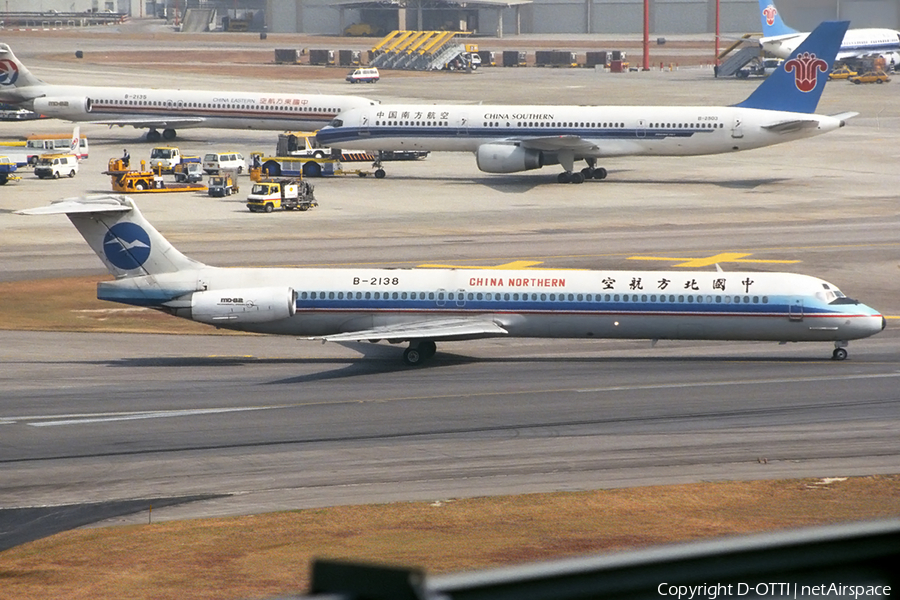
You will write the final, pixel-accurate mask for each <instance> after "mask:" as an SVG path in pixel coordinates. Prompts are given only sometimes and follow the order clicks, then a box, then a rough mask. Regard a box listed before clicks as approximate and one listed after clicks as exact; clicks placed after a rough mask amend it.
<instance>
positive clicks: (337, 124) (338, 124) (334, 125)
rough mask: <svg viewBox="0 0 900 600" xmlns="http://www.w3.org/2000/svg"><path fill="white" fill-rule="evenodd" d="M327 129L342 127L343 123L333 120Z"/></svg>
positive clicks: (339, 120) (340, 120) (336, 119)
mask: <svg viewBox="0 0 900 600" xmlns="http://www.w3.org/2000/svg"><path fill="white" fill-rule="evenodd" d="M328 126H329V127H343V126H344V121H343V120H342V119H338V118H336V117H335V118H334V119H332V120H331V123H329V124H328Z"/></svg>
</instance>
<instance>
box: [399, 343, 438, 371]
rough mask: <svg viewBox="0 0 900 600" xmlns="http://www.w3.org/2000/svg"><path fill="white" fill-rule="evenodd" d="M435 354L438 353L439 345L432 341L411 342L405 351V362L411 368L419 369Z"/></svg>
mask: <svg viewBox="0 0 900 600" xmlns="http://www.w3.org/2000/svg"><path fill="white" fill-rule="evenodd" d="M435 352H437V344H435V343H434V342H433V341H431V340H418V341H414V342H410V343H409V348H407V349H406V350H404V351H403V362H405V363H406V364H408V365H409V366H411V367H417V366H419V365H421V364H424V363H425V361H427V360H428V359H430V358H431V357H432V356H434V353H435Z"/></svg>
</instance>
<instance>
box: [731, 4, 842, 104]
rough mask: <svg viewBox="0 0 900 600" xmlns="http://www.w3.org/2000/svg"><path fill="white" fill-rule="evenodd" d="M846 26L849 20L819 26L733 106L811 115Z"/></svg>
mask: <svg viewBox="0 0 900 600" xmlns="http://www.w3.org/2000/svg"><path fill="white" fill-rule="evenodd" d="M849 25H850V22H849V21H825V22H823V23H821V24H820V25H819V26H818V27H816V28H815V29H814V30H813V32H812V33H810V34H809V36H808V37H807V38H806V39H805V40H804V41H803V43H802V44H800V46H798V47H797V49H796V50H794V52H793V53H792V54H791V56H790V57H789V58H788V59H787V60H785V61H784V62H783V63H781V66H780V67H778V68H777V69H775V72H774V73H772V74H771V75H769V76H768V77H767V78H766V80H765V81H763V82H762V84H760V86H759V87H757V88H756V89H755V90H754V91H753V93H752V94H750V97H749V98H747V99H746V100H744V101H743V102H741V103H740V104H737V105H736V106H739V107H741V108H759V109H764V110H779V111H787V112H797V113H813V112H815V110H816V106H818V104H819V98H821V96H822V92H823V91H824V89H825V83H826V82H827V81H828V73H829V72H830V71H831V67H832V65H833V64H834V59H835V56H837V52H838V49H839V48H840V47H841V42H842V41H843V39H844V33H845V32H846V31H847V27H848V26H849Z"/></svg>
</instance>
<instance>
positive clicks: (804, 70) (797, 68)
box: [784, 52, 828, 93]
mask: <svg viewBox="0 0 900 600" xmlns="http://www.w3.org/2000/svg"><path fill="white" fill-rule="evenodd" d="M784 70H785V71H787V72H788V73H790V72H791V71H793V72H794V84H795V85H796V86H797V89H798V90H800V91H801V92H804V93H805V92H811V91H813V90H814V89H816V83H818V81H819V71H821V72H822V73H825V72H826V71H828V63H827V62H825V61H824V60H822V59H821V58H818V57H817V56H816V55H815V54H811V53H809V52H803V53H801V54H798V55H797V56H795V57H794V58H792V59H791V60H786V61H785V62H784Z"/></svg>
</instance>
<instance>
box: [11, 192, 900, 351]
mask: <svg viewBox="0 0 900 600" xmlns="http://www.w3.org/2000/svg"><path fill="white" fill-rule="evenodd" d="M20 212H21V213H24V214H30V215H47V214H65V215H67V216H68V217H69V219H70V220H71V221H72V223H73V224H74V225H75V227H76V228H77V229H78V231H79V232H80V233H81V235H82V236H84V239H85V240H86V241H87V242H88V244H89V245H90V246H91V248H92V249H93V250H94V252H96V253H97V255H98V256H99V257H100V259H101V260H102V261H103V263H104V264H105V265H106V267H107V269H109V272H110V273H112V274H113V275H115V280H114V281H108V282H107V281H104V282H100V283H98V284H97V297H98V298H99V299H101V300H109V301H112V302H121V303H124V304H131V305H135V306H144V307H149V308H154V309H157V310H160V311H163V312H167V313H169V314H172V315H175V316H179V317H183V318H186V319H191V320H193V321H199V322H201V323H208V324H210V325H215V326H216V327H221V328H225V329H234V330H238V331H251V332H256V333H269V334H283V335H293V336H308V337H312V338H317V339H323V340H329V341H379V340H387V341H388V342H391V343H401V342H408V343H409V347H408V348H407V349H406V350H405V351H404V353H403V359H404V361H405V362H406V363H407V364H409V365H417V364H420V363H422V362H424V361H426V360H427V359H429V358H430V357H431V356H433V355H434V353H435V350H436V346H435V343H436V342H440V341H451V340H471V339H478V338H488V337H545V338H582V339H583V338H588V339H595V338H625V339H652V340H660V339H672V340H674V339H678V340H763V341H776V342H802V341H817V342H833V343H834V351H833V354H832V357H833V358H834V359H836V360H843V359H845V358H846V357H847V350H846V346H847V343H848V341H849V340H854V339H859V338H864V337H868V336H870V335H874V334H876V333H878V332H879V331H881V330H882V329H883V328H884V326H885V319H884V317H882V315H881V314H879V313H878V311H876V310H874V309H872V308H869V307H868V306H865V305H863V304H860V303H859V302H857V301H856V300H852V299H850V298H848V297H846V296H845V295H844V294H842V293H841V292H840V290H838V288H837V287H835V286H834V285H832V284H830V283H828V282H826V281H823V280H821V279H817V278H815V277H809V276H806V275H794V274H790V273H761V272H760V273H750V272H743V273H737V272H736V273H730V272H722V271H710V272H688V271H567V270H541V271H527V270H520V271H513V270H510V271H500V270H498V271H493V270H492V271H485V270H481V269H363V268H347V269H302V268H217V267H211V266H207V265H205V264H202V263H199V262H197V261H195V260H192V259H190V258H187V257H185V256H184V255H183V254H181V253H180V252H178V250H176V249H175V248H174V247H172V245H171V244H170V243H169V242H168V241H166V239H165V238H163V236H162V235H161V234H160V233H159V232H158V231H157V230H156V229H154V228H153V226H152V225H150V223H149V222H147V220H146V219H145V218H144V217H143V216H142V215H141V213H140V211H139V210H138V208H137V206H136V205H135V203H134V201H133V200H131V199H130V198H128V197H125V196H112V195H108V196H96V197H89V198H71V199H67V200H61V201H59V202H56V203H53V204H51V205H50V206H45V207H40V208H33V209H28V210H23V211H20Z"/></svg>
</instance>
